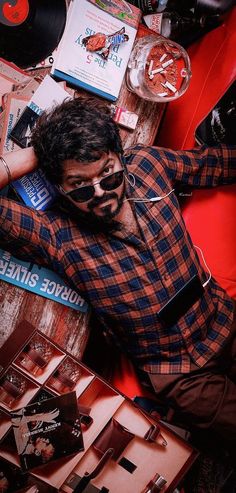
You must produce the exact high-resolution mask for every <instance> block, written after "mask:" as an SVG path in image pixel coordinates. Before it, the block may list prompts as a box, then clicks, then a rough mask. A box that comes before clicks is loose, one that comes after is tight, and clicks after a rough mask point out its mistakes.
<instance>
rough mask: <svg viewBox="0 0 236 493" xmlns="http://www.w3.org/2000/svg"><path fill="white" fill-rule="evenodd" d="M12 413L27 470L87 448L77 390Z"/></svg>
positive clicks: (21, 457)
mask: <svg viewBox="0 0 236 493" xmlns="http://www.w3.org/2000/svg"><path fill="white" fill-rule="evenodd" d="M11 416H12V425H13V430H14V435H15V441H16V446H17V451H18V454H19V457H20V462H21V466H22V469H23V470H24V471H27V470H30V469H33V468H35V467H39V466H42V465H44V464H48V463H49V462H51V461H53V460H56V459H59V458H61V457H66V456H68V455H71V454H73V453H77V452H80V451H82V450H84V445H83V436H82V432H81V426H80V415H79V411H78V406H77V399H76V393H75V392H70V393H69V394H64V395H61V396H57V397H52V398H51V399H47V400H43V401H42V402H38V403H36V404H30V405H28V406H26V407H24V408H22V409H19V410H17V411H14V412H12V413H11Z"/></svg>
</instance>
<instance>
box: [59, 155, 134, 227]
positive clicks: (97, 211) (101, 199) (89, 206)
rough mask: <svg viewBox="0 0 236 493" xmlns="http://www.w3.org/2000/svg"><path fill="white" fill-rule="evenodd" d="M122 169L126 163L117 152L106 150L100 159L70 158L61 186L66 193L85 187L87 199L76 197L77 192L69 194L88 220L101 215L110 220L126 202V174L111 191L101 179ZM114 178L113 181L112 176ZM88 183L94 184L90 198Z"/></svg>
mask: <svg viewBox="0 0 236 493" xmlns="http://www.w3.org/2000/svg"><path fill="white" fill-rule="evenodd" d="M122 169H123V166H122V164H121V161H120V159H119V157H118V156H117V155H116V154H115V153H113V152H109V153H108V154H107V153H103V154H102V156H101V158H99V159H98V160H97V161H93V162H89V163H86V162H80V161H76V160H74V159H68V160H66V161H64V163H63V177H62V183H61V188H62V189H63V191H64V192H66V193H68V192H72V191H73V190H75V189H80V188H81V191H83V192H85V199H86V200H84V201H83V202H78V201H76V199H75V196H72V197H71V196H70V195H67V198H68V199H69V200H70V202H72V203H73V205H74V206H75V207H76V208H77V210H78V212H79V213H80V214H81V215H82V216H83V217H85V218H87V219H88V220H90V219H91V220H92V221H94V220H95V219H97V220H98V221H100V222H101V221H102V222H110V221H111V220H112V219H113V218H114V217H116V216H117V214H118V212H119V211H120V209H121V206H122V204H123V198H124V193H125V184H124V177H123V176H122V173H121V176H120V180H119V181H118V186H117V187H115V188H113V189H112V190H109V191H107V190H104V189H103V183H101V180H102V179H103V178H106V177H109V176H110V175H113V173H117V172H119V171H121V170H122ZM115 176H117V175H115ZM118 176H119V175H118ZM111 180H112V181H113V177H112V176H111ZM88 185H89V186H90V185H92V186H93V188H92V192H93V196H92V197H89V198H87V197H86V189H84V188H83V189H82V187H85V186H88ZM90 192H91V189H90Z"/></svg>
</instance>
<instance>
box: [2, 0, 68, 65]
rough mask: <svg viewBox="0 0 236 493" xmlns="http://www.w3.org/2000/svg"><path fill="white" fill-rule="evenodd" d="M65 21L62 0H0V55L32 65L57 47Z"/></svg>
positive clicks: (14, 61) (12, 60)
mask: <svg viewBox="0 0 236 493" xmlns="http://www.w3.org/2000/svg"><path fill="white" fill-rule="evenodd" d="M65 21H66V3H65V0H8V1H3V0H0V57H2V58H5V59H6V60H8V61H9V62H13V63H15V64H16V65H18V66H19V67H20V68H27V67H31V66H33V65H36V64H37V63H39V62H41V61H42V60H44V59H45V58H47V56H49V55H50V54H51V53H52V51H53V50H54V49H55V48H56V47H57V45H58V43H59V41H60V39H61V36H62V34H63V31H64V27H65Z"/></svg>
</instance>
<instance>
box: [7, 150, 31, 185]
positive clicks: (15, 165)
mask: <svg viewBox="0 0 236 493" xmlns="http://www.w3.org/2000/svg"><path fill="white" fill-rule="evenodd" d="M2 157H3V159H4V162H3V161H2V160H1V159H0V188H3V187H5V186H6V185H7V184H8V183H9V181H13V180H17V178H20V177H21V176H24V175H26V174H27V173H30V171H34V170H35V169H36V168H37V159H36V156H35V153H34V150H33V147H27V148H26V149H20V150H18V151H13V152H8V153H7V154H3V156H2Z"/></svg>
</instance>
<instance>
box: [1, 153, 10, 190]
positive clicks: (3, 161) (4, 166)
mask: <svg viewBox="0 0 236 493" xmlns="http://www.w3.org/2000/svg"><path fill="white" fill-rule="evenodd" d="M0 162H1V164H2V166H3V168H4V170H5V172H6V175H7V183H6V185H9V183H11V181H12V176H11V171H10V168H9V166H8V164H7V162H6V160H5V159H4V158H3V157H2V156H0Z"/></svg>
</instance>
